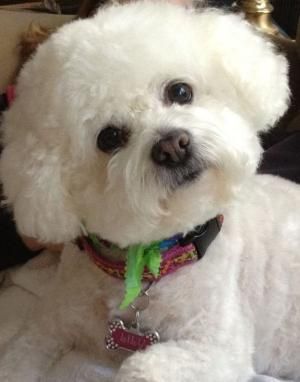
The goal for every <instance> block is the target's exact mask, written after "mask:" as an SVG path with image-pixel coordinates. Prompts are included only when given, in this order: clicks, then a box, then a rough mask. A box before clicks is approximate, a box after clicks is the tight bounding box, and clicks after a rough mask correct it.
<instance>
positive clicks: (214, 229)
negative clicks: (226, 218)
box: [179, 215, 223, 260]
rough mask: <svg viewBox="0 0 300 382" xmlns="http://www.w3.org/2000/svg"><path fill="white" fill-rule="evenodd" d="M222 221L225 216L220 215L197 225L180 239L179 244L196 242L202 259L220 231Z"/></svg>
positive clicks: (195, 244)
mask: <svg viewBox="0 0 300 382" xmlns="http://www.w3.org/2000/svg"><path fill="white" fill-rule="evenodd" d="M222 223H223V216H222V215H218V216H217V217H215V218H214V219H211V220H209V221H208V222H207V223H205V224H203V225H198V226H197V227H195V228H194V229H193V231H190V232H189V233H188V234H186V235H185V236H184V237H183V238H181V239H180V240H179V244H180V245H181V246H185V245H188V244H191V243H192V244H194V246H195V248H196V250H197V254H198V259H199V260H200V259H201V258H202V257H203V256H204V255H205V252H206V250H207V248H208V247H209V246H210V244H211V243H212V242H213V241H214V239H215V238H216V237H217V235H218V233H219V232H220V230H221V227H222Z"/></svg>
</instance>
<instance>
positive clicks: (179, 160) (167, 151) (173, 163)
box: [151, 129, 191, 167]
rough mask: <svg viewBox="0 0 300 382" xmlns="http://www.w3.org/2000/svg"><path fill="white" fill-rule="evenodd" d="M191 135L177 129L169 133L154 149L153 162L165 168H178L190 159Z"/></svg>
mask: <svg viewBox="0 0 300 382" xmlns="http://www.w3.org/2000/svg"><path fill="white" fill-rule="evenodd" d="M190 143H191V140H190V135H189V133H188V132H187V131H185V130H182V129H176V130H172V131H169V132H168V133H167V134H166V135H165V136H164V137H163V138H162V139H160V140H159V141H158V142H157V143H155V145H154V146H153V147H152V151H151V157H152V160H153V161H154V162H155V163H156V164H158V165H160V166H165V167H177V166H180V165H182V164H184V162H185V161H186V160H187V159H188V157H189V154H190V151H189V148H190Z"/></svg>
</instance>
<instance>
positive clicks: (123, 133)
mask: <svg viewBox="0 0 300 382" xmlns="http://www.w3.org/2000/svg"><path fill="white" fill-rule="evenodd" d="M128 138H129V132H128V130H127V129H126V128H124V127H123V128H119V127H116V126H113V125H109V126H107V127H106V128H105V129H103V130H101V131H100V133H99V135H98V137H97V147H98V149H100V150H101V151H103V152H105V153H112V152H114V151H116V150H117V149H119V148H121V147H123V146H125V145H126V143H127V142H128Z"/></svg>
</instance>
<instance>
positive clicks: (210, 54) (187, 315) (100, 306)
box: [0, 1, 300, 382]
mask: <svg viewBox="0 0 300 382" xmlns="http://www.w3.org/2000/svg"><path fill="white" fill-rule="evenodd" d="M288 99H289V89H288V80H287V62H286V59H285V58H284V57H283V56H282V55H280V54H279V53H278V52H277V51H276V49H275V48H274V47H273V46H272V44H271V43H270V42H268V41H266V40H265V39H264V38H263V37H261V36H260V35H259V33H258V32H256V31H254V30H253V29H252V27H251V26H250V25H249V24H248V23H247V22H246V21H244V20H242V19H241V18H240V17H239V16H237V15H233V14H224V13H223V12H221V11H218V10H211V9H203V10H201V11H198V12H196V11H193V10H191V9H184V8H183V7H180V6H176V5H171V4H168V3H163V2H147V1H146V2H137V3H131V4H128V5H122V6H110V7H107V8H105V9H103V10H100V11H99V13H98V14H97V15H96V16H95V17H93V18H91V19H88V20H80V21H75V22H73V23H71V24H70V25H67V26H65V27H63V28H62V29H61V30H60V31H58V32H57V33H55V34H54V35H53V36H51V37H50V39H49V41H47V42H46V43H45V44H43V45H42V46H41V47H40V48H39V49H38V52H37V54H36V55H35V57H34V58H33V59H32V60H31V61H30V62H29V63H28V64H27V65H26V66H25V68H24V70H23V71H22V73H21V76H20V79H19V83H18V87H17V98H16V100H15V103H14V105H13V106H12V108H11V109H10V110H9V111H8V112H7V114H6V116H5V121H4V129H5V137H4V144H5V149H4V152H3V154H2V159H1V176H2V180H3V184H4V192H5V195H6V197H7V200H8V202H9V203H10V204H11V206H12V208H13V212H14V216H15V219H16V223H17V226H18V229H19V231H20V232H21V233H22V234H24V235H28V236H32V237H36V238H38V239H39V240H43V241H46V242H54V243H55V242H57V243H60V242H64V243H67V244H66V245H65V249H64V252H63V254H62V259H61V263H60V265H59V269H58V271H57V273H56V275H55V277H54V279H53V281H52V282H51V283H49V285H48V286H47V288H46V289H47V290H46V292H45V293H44V296H43V298H42V301H41V302H40V303H39V304H37V306H36V309H35V310H34V312H32V315H31V316H30V317H29V318H28V321H27V322H26V323H25V324H24V328H23V330H22V331H21V332H20V333H18V335H17V336H16V338H15V339H14V340H13V341H12V342H11V343H10V345H9V346H8V347H6V349H5V350H3V352H2V356H1V361H0V365H1V366H0V380H1V382H4V381H5V382H7V381H9V382H21V381H22V382H35V381H46V380H47V381H48V380H51V381H60V380H62V379H63V377H59V375H58V374H55V373H56V372H57V371H53V370H55V368H56V365H57V364H59V362H62V360H63V359H67V360H66V361H65V364H64V365H65V370H66V369H67V368H68V357H69V356H70V354H71V353H72V352H73V353H74V352H75V353H76V357H77V358H76V357H75V358H76V360H77V361H76V363H74V362H73V363H72V362H71V361H70V362H69V365H70V364H72V365H73V366H72V368H71V367H70V368H69V373H70V374H69V377H68V379H67V380H69V381H75V380H78V381H93V380H95V381H105V380H111V379H112V378H114V380H115V381H118V382H135V381H136V382H137V381H139V382H142V381H145V382H166V381H169V380H170V381H173V382H175V381H176V382H187V381H189V382H200V381H201V382H238V381H239V382H246V381H249V380H251V378H253V379H254V380H256V378H257V377H256V376H257V375H258V374H267V375H270V376H273V377H279V378H292V379H294V380H300V341H299V339H300V295H299V293H300V273H299V272H300V253H299V252H300V189H299V187H298V186H297V185H295V184H293V183H291V182H288V181H285V180H281V179H279V178H276V177H272V176H259V175H255V172H256V169H257V166H258V163H259V161H260V158H261V152H262V150H261V146H260V143H259V138H258V133H259V132H261V131H265V130H267V129H268V128H269V127H270V126H272V125H273V124H274V123H275V122H276V121H277V120H278V119H279V117H280V116H282V115H283V113H284V112H285V110H286V108H287V104H288ZM83 233H84V234H85V235H87V237H86V238H82V237H83ZM78 238H81V239H79V240H78ZM125 257H127V265H126V267H125V265H124V259H125ZM124 278H125V279H126V280H125V282H124ZM141 279H142V280H143V281H141ZM137 296H139V297H138V298H137V299H136V297H137ZM120 305H122V306H121V307H120ZM109 323H110V324H109ZM105 341H106V342H105ZM107 348H109V349H114V348H118V349H117V350H115V351H112V350H108V349H107ZM124 349H127V350H128V349H130V350H136V351H134V352H132V353H130V352H128V351H126V350H124ZM75 364H76V365H75ZM113 369H116V370H117V372H116V375H110V374H109V370H113ZM80 371H81V372H82V373H81V374H80ZM51 373H52V374H51ZM53 373H54V374H53ZM51 375H52V376H51ZM53 375H56V376H53Z"/></svg>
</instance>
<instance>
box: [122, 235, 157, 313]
mask: <svg viewBox="0 0 300 382" xmlns="http://www.w3.org/2000/svg"><path fill="white" fill-rule="evenodd" d="M160 263H161V255H160V249H159V243H158V242H155V243H152V244H150V245H142V244H141V245H133V246H130V247H129V248H128V252H127V260H126V272H125V296H124V299H123V301H122V303H121V305H120V309H125V308H127V307H128V306H129V305H130V304H131V303H132V302H133V301H134V300H135V299H136V298H137V297H138V296H139V294H140V293H141V290H142V278H143V272H144V268H145V267H147V268H148V270H149V272H151V273H152V274H153V275H154V276H155V277H157V276H158V275H159V268H160Z"/></svg>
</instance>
